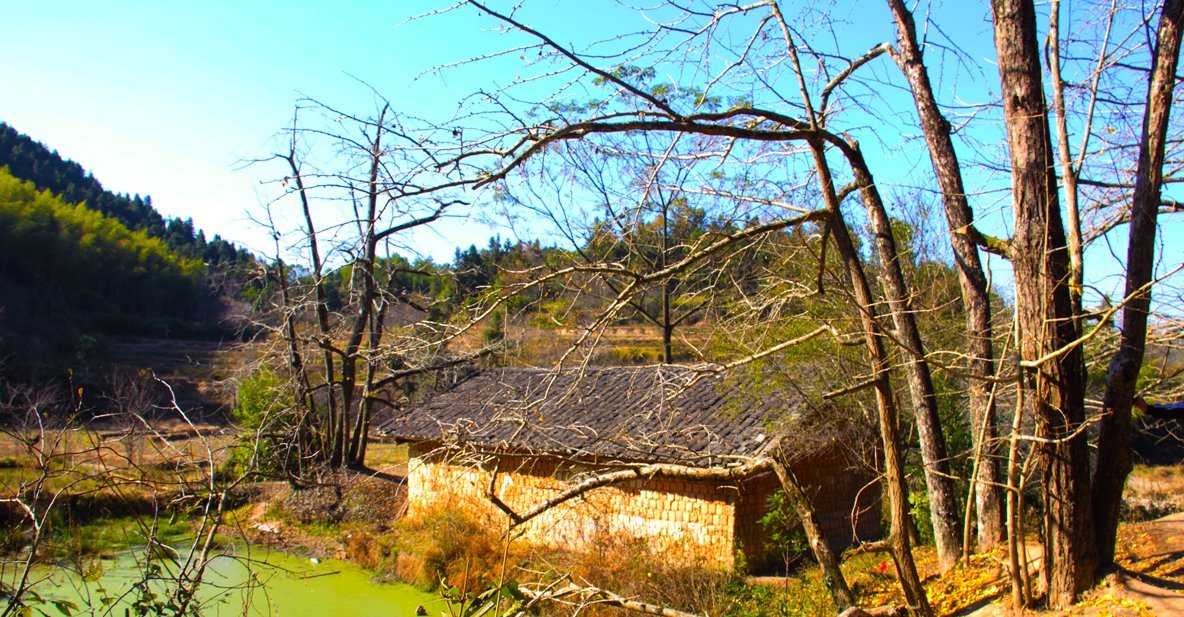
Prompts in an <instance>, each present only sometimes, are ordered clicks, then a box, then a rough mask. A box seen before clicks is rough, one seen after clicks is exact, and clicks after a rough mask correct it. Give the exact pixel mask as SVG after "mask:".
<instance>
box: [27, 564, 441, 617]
mask: <svg viewBox="0 0 1184 617" xmlns="http://www.w3.org/2000/svg"><path fill="white" fill-rule="evenodd" d="M138 556H139V555H138V554H135V553H126V554H123V555H120V556H119V557H116V558H114V559H103V560H100V561H98V562H96V563H95V564H92V565H91V566H90V567H88V568H87V572H88V575H87V576H83V575H82V574H80V573H77V572H72V571H70V570H66V569H61V568H53V569H45V570H44V571H40V572H38V573H37V575H38V576H39V577H40V579H41V581H40V583H39V584H38V585H37V587H36V590H37V592H38V594H39V595H40V596H41V598H42V599H43V603H42V604H41V606H39V607H38V608H39V609H40V611H41V612H43V613H44V614H48V615H54V614H57V613H61V614H68V613H73V614H75V615H77V614H83V615H90V614H93V615H120V616H122V615H124V614H125V611H128V610H130V611H131V613H132V614H134V613H135V610H134V609H133V608H132V605H133V603H134V602H135V599H136V598H137V597H141V598H143V597H144V588H143V587H137V583H139V582H140V581H141V580H142V579H143V578H144V577H143V572H142V564H141V562H140V561H138V559H137V557H138ZM167 566H168V564H167V563H165V564H163V565H162V568H164V569H166V570H167ZM371 576H372V575H371V573H370V572H368V571H367V570H364V569H362V568H358V567H356V566H353V565H350V564H348V563H344V562H341V561H337V560H326V561H321V562H316V561H314V560H310V559H307V558H303V557H296V556H293V555H288V554H285V553H279V552H267V551H259V550H254V551H252V552H251V554H249V555H222V556H218V557H215V558H213V559H212V560H211V561H210V564H209V568H208V569H207V571H206V576H205V578H204V581H203V584H202V586H201V588H200V589H199V591H198V594H197V603H198V605H199V611H200V613H201V614H202V615H277V616H280V617H289V616H291V617H305V616H307V617H313V616H316V617H324V616H325V615H383V616H389V617H413V616H414V615H415V614H416V609H417V608H418V607H420V606H423V607H425V608H426V609H427V613H428V615H439V614H440V613H441V612H442V611H444V609H445V604H444V601H443V600H442V599H441V598H440V597H439V596H436V595H433V594H429V593H425V592H423V591H420V590H419V589H416V588H415V587H412V586H410V585H405V584H388V583H377V582H373V581H372V580H371ZM148 593H157V594H163V593H167V584H166V583H165V582H164V581H160V582H159V584H153V585H150V586H149V588H148ZM61 601H66V602H69V603H70V604H71V605H73V606H76V607H77V610H71V609H72V608H73V607H72V606H68V605H65V604H60V602H61ZM63 606H65V607H66V609H65V610H63V609H62V608H61V607H63Z"/></svg>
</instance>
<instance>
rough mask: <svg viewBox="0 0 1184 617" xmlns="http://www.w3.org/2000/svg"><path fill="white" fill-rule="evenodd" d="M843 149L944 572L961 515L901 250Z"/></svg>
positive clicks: (852, 148)
mask: <svg viewBox="0 0 1184 617" xmlns="http://www.w3.org/2000/svg"><path fill="white" fill-rule="evenodd" d="M845 154H846V155H847V159H848V161H849V162H850V163H851V168H852V170H853V171H854V172H855V181H856V182H857V183H858V184H859V185H860V186H861V187H862V189H861V190H860V193H861V194H862V196H863V203H864V206H865V207H866V208H867V215H868V219H869V220H870V221H871V224H872V232H873V233H874V235H875V242H876V254H877V255H878V256H879V259H880V272H879V278H880V286H881V287H882V288H883V289H884V295H885V296H887V298H888V308H889V311H890V312H891V314H892V323H893V326H894V327H895V328H896V335H897V337H898V338H899V340H900V342H901V343H902V344H903V345H904V346H905V347H906V348H907V349H905V350H904V374H905V378H906V379H907V380H908V385H909V396H910V399H911V401H912V405H913V416H914V418H915V419H916V423H917V437H918V440H919V441H920V444H921V461H922V462H923V463H924V464H925V486H926V487H927V488H928V491H929V504H930V507H931V509H932V514H933V516H932V517H931V518H932V519H933V521H932V522H933V537H934V542H935V543H936V544H937V556H938V564H939V566H940V568H941V571H942V572H947V571H949V570H950V569H951V568H953V567H954V566H955V565H956V564H957V563H958V559H959V558H960V557H961V556H962V524H961V523H962V520H961V516H960V515H959V512H960V511H959V508H958V496H957V495H956V494H955V491H954V480H953V475H952V474H951V473H950V458H949V454H948V452H947V449H946V438H945V435H944V434H942V431H941V417H940V415H939V414H938V410H937V395H936V394H935V393H934V390H933V376H932V375H931V374H930V372H929V363H928V362H926V360H925V344H924V343H923V342H922V341H921V332H920V330H918V329H917V321H916V319H915V318H914V317H913V310H912V306H911V302H910V301H909V296H910V293H909V289H908V284H907V283H905V280H904V272H902V271H901V268H900V252H899V251H898V250H897V248H896V238H895V237H893V234H892V221H890V220H889V219H888V211H887V209H885V208H884V201H883V200H882V199H881V198H880V192H879V190H878V189H876V184H875V180H874V179H873V178H872V175H871V171H870V170H869V169H868V166H867V162H866V161H865V160H864V158H863V153H862V152H861V151H860V149H859V144H858V143H855V142H854V141H850V142H849V147H848V148H847V149H846V150H845Z"/></svg>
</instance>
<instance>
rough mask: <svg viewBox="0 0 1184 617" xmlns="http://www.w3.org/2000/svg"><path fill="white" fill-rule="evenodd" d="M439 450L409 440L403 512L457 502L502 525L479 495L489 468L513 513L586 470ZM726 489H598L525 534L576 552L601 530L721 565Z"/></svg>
mask: <svg viewBox="0 0 1184 617" xmlns="http://www.w3.org/2000/svg"><path fill="white" fill-rule="evenodd" d="M441 454H442V451H440V450H431V448H430V447H428V446H425V445H422V444H413V445H412V446H411V451H410V455H411V460H410V461H409V463H408V475H407V487H408V502H409V507H410V510H409V513H408V514H409V515H410V516H418V515H421V514H423V513H425V512H428V511H431V510H432V509H435V508H439V507H441V506H446V507H454V508H459V509H461V510H463V511H464V512H466V513H467V514H469V515H470V516H472V517H474V518H476V519H477V520H478V521H480V522H482V523H483V524H487V525H491V526H494V528H505V527H506V525H507V523H508V517H507V515H506V514H505V513H504V512H502V511H501V510H499V509H498V508H497V507H496V506H494V505H493V503H492V502H490V501H489V499H487V498H486V496H485V492H486V490H488V488H489V486H490V480H491V478H492V477H493V472H494V467H495V466H497V465H500V470H498V474H497V479H496V481H495V484H494V487H495V489H494V490H495V491H496V494H497V495H498V497H499V498H500V499H502V500H503V501H504V502H505V503H506V504H508V505H509V506H510V507H511V508H513V509H514V510H515V511H519V512H521V511H524V510H527V509H529V508H530V507H532V506H534V505H536V504H538V503H541V502H543V501H545V500H546V499H548V498H550V497H553V496H554V495H555V494H557V493H559V492H560V491H562V490H563V489H564V488H566V487H567V486H568V485H567V483H566V482H565V480H566V479H568V478H571V477H572V476H573V475H575V474H576V473H578V472H580V471H586V470H587V468H583V469H581V468H573V467H571V466H569V465H566V464H560V462H559V461H557V460H556V459H553V458H545V457H541V458H529V459H521V458H513V457H503V458H501V459H499V461H498V462H495V461H492V460H486V461H484V462H482V463H478V462H477V461H465V460H448V459H447V458H444V457H442V455H441ZM736 498H737V492H736V490H735V489H734V488H728V487H721V486H718V485H717V484H716V483H711V482H704V481H690V480H675V479H667V478H654V479H647V480H636V481H633V482H628V483H624V484H619V485H616V486H611V487H604V488H599V489H596V490H594V491H591V492H589V493H587V494H585V495H584V496H582V497H578V498H576V499H573V500H571V501H568V502H566V503H564V504H562V505H560V506H558V507H555V508H552V509H551V510H548V511H547V512H545V513H543V514H541V515H540V516H538V517H537V518H535V519H533V520H531V521H530V522H528V523H527V524H526V526H525V536H526V538H527V540H529V541H533V542H536V543H538V544H543V545H551V546H562V547H564V548H572V549H576V550H579V549H581V548H587V547H591V546H593V545H594V543H595V542H596V541H597V540H598V539H601V538H604V537H606V536H615V537H633V538H643V539H645V540H646V541H647V542H648V544H649V546H650V548H651V549H653V550H655V551H656V552H659V553H661V554H663V555H664V556H667V557H668V558H669V559H671V560H672V561H681V562H683V563H688V564H690V563H697V564H701V565H704V566H709V567H719V568H728V567H731V566H732V563H733V559H734V555H735V548H736V547H735V544H734V541H733V537H734V536H733V530H734V528H735V502H736Z"/></svg>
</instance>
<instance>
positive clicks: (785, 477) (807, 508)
mask: <svg viewBox="0 0 1184 617" xmlns="http://www.w3.org/2000/svg"><path fill="white" fill-rule="evenodd" d="M777 454H778V455H780V448H778V452H777ZM773 471H774V472H775V473H776V474H777V479H778V480H780V481H781V490H782V491H783V492H784V493H785V496H786V498H787V499H789V503H791V504H793V509H794V512H795V513H797V515H798V519H799V520H800V521H801V523H802V531H804V532H805V533H806V541H807V542H808V543H809V544H810V551H811V552H812V553H813V554H814V559H816V560H817V561H818V565H819V566H820V567H821V568H822V582H823V584H824V585H826V590H827V591H828V592H830V597H831V598H832V599H834V601H835V607H837V608H838V609H839V612H842V611H845V610H847V609H848V608H851V607H852V606H855V596H854V595H853V594H852V593H851V587H850V586H848V585H847V579H846V577H844V576H843V570H842V569H841V568H840V567H839V560H838V558H837V557H836V556H835V553H834V551H832V550H831V549H830V543H828V542H827V540H826V536H825V535H823V533H822V528H821V527H820V526H819V525H818V519H817V518H816V517H815V516H814V505H813V504H812V503H810V498H809V497H808V496H807V495H806V493H805V491H803V490H802V485H801V483H799V482H798V479H797V477H796V476H794V474H793V472H792V471H790V469H789V468H788V467H786V466H785V465H784V464H783V463H782V462H781V461H780V460H779V459H778V458H774V459H773Z"/></svg>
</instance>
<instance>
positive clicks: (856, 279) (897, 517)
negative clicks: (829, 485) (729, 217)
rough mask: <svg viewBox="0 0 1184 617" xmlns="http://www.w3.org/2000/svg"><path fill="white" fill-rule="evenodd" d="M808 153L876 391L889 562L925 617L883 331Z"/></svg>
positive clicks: (818, 157)
mask: <svg viewBox="0 0 1184 617" xmlns="http://www.w3.org/2000/svg"><path fill="white" fill-rule="evenodd" d="M810 150H811V152H812V154H813V155H814V167H815V169H816V170H817V172H818V183H819V188H820V189H821V192H822V195H823V198H824V200H825V201H826V207H827V209H828V210H829V211H830V216H831V218H830V221H829V222H828V223H827V225H828V226H829V227H830V230H829V231H830V234H831V236H832V237H833V238H834V240H835V246H836V247H837V248H838V251H839V255H840V256H841V258H842V260H843V264H844V267H845V268H846V270H847V274H848V276H849V278H850V280H851V287H852V289H853V292H854V294H855V301H856V304H857V307H858V309H859V314H860V324H861V326H862V329H863V340H864V343H865V344H866V345H867V350H868V359H869V361H870V364H871V369H872V375H873V376H874V377H873V387H874V388H875V391H876V410H877V416H878V420H879V428H880V440H881V445H882V447H883V448H884V475H885V482H887V484H888V508H889V512H890V517H891V519H890V531H889V539H888V542H889V544H890V545H891V547H892V557H893V561H894V562H895V563H896V572H897V575H898V576H899V577H900V585H901V588H902V590H903V591H904V597H905V601H906V602H907V603H908V605H909V612H910V613H911V614H913V615H921V616H926V617H927V616H929V615H932V614H933V609H932V608H930V606H929V599H928V597H926V595H925V587H924V585H922V584H921V577H920V576H919V575H918V574H917V565H916V563H915V562H914V561H913V550H912V546H911V545H910V542H909V532H908V525H909V520H910V518H909V505H908V485H907V484H906V483H905V477H904V457H903V455H902V454H901V451H900V415H899V413H898V412H897V409H896V401H895V399H894V398H893V394H892V385H891V384H890V383H889V381H888V371H889V361H888V354H887V352H886V351H885V350H884V343H883V340H882V339H883V332H882V331H881V329H880V324H879V323H878V321H877V319H878V316H877V314H876V309H875V299H874V298H873V297H872V292H871V288H870V287H869V286H868V282H867V274H866V273H865V272H864V270H863V264H862V263H861V262H860V260H859V253H858V252H857V251H856V249H855V244H854V243H853V242H852V241H851V235H850V232H849V231H848V229H847V223H846V221H844V220H843V212H842V210H841V209H840V208H839V200H838V195H837V194H836V192H835V188H834V180H833V178H832V176H831V172H830V164H829V163H828V162H827V160H826V154H825V151H824V150H823V146H822V143H821V142H820V141H819V140H811V141H810Z"/></svg>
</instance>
